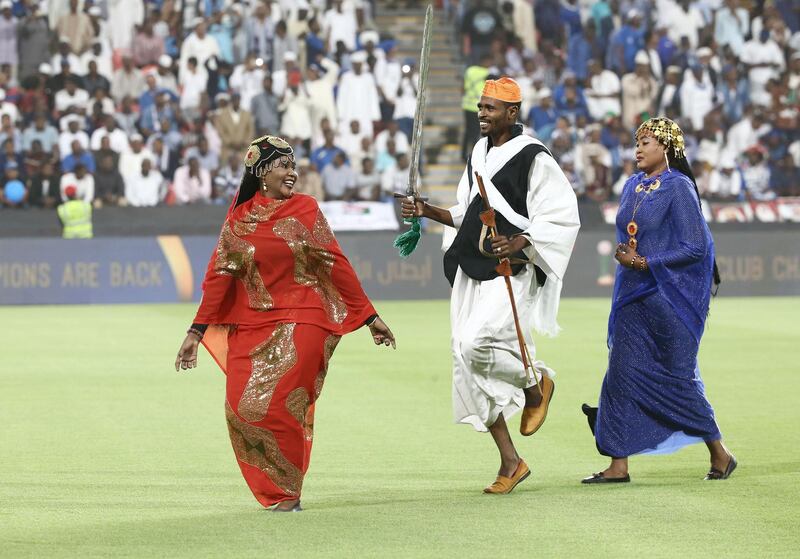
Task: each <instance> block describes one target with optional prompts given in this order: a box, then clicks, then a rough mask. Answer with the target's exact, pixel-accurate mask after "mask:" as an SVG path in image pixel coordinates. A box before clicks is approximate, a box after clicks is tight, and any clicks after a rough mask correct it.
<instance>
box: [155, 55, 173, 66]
mask: <svg viewBox="0 0 800 559" xmlns="http://www.w3.org/2000/svg"><path fill="white" fill-rule="evenodd" d="M158 65H159V66H161V67H162V68H172V57H171V56H170V55H168V54H162V55H161V56H159V57H158Z"/></svg>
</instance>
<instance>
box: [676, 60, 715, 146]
mask: <svg viewBox="0 0 800 559" xmlns="http://www.w3.org/2000/svg"><path fill="white" fill-rule="evenodd" d="M692 75H693V78H689V79H684V81H683V85H682V86H681V92H680V96H681V114H682V115H683V117H684V118H688V119H689V120H690V121H691V123H692V128H694V129H695V130H702V129H703V119H704V118H705V117H706V115H707V114H708V113H709V111H710V110H711V109H712V108H713V107H714V86H712V85H711V84H710V83H706V82H705V81H704V80H703V78H702V74H701V69H700V68H698V67H695V69H694V70H692Z"/></svg>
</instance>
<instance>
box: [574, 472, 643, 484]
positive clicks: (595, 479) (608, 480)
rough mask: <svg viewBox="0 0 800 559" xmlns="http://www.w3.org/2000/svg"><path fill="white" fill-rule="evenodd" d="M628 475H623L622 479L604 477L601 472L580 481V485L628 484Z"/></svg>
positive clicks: (629, 477)
mask: <svg viewBox="0 0 800 559" xmlns="http://www.w3.org/2000/svg"><path fill="white" fill-rule="evenodd" d="M630 481H631V476H630V474H625V475H624V476H623V477H606V476H604V475H603V472H598V473H596V474H592V475H590V476H589V477H585V478H583V479H582V480H581V483H587V484H588V483H630Z"/></svg>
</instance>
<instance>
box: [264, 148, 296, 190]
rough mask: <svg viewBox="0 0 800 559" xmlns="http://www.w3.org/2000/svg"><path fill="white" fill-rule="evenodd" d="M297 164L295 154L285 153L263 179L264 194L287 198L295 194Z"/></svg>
mask: <svg viewBox="0 0 800 559" xmlns="http://www.w3.org/2000/svg"><path fill="white" fill-rule="evenodd" d="M295 167H296V164H295V161H294V156H293V155H288V156H287V155H284V156H282V157H281V158H280V159H278V160H276V161H275V162H274V163H273V164H272V169H270V170H269V171H268V172H267V173H266V174H265V175H264V176H263V178H262V179H261V180H262V183H263V185H264V186H263V192H264V195H265V196H267V197H269V198H275V199H278V200H285V199H287V198H291V197H292V196H293V195H294V184H295V182H297V178H298V175H297V171H296V170H295Z"/></svg>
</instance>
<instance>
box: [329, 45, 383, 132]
mask: <svg viewBox="0 0 800 559" xmlns="http://www.w3.org/2000/svg"><path fill="white" fill-rule="evenodd" d="M351 62H352V64H353V69H352V70H351V71H349V72H345V73H344V74H343V75H342V79H341V82H340V84H339V93H338V96H337V99H336V108H337V109H338V112H339V123H340V126H342V127H346V126H349V123H350V121H351V120H358V121H359V122H360V123H361V129H362V130H363V131H364V133H366V134H370V135H371V134H372V123H373V121H376V120H380V118H381V110H380V104H379V103H380V100H379V97H378V88H377V86H376V85H375V77H374V76H373V75H372V74H371V73H370V72H367V71H366V70H365V68H364V67H365V65H366V64H365V62H366V54H365V53H364V52H363V51H359V52H356V53H355V54H353V56H352V57H351Z"/></svg>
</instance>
